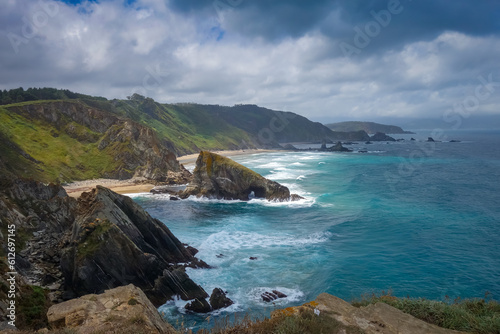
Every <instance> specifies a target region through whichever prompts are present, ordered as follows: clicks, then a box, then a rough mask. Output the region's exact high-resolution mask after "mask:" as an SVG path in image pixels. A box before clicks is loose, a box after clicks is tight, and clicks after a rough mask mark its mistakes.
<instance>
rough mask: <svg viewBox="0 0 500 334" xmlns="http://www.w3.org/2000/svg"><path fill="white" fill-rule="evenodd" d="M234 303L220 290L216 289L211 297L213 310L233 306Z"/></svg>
mask: <svg viewBox="0 0 500 334" xmlns="http://www.w3.org/2000/svg"><path fill="white" fill-rule="evenodd" d="M233 304H234V302H233V301H232V300H231V299H229V298H228V297H227V296H226V293H225V292H224V291H223V290H222V289H219V288H215V289H214V290H213V291H212V295H210V305H211V306H212V310H219V309H221V308H226V307H229V306H231V305H233Z"/></svg>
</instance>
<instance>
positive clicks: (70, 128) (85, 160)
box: [0, 101, 117, 182]
mask: <svg viewBox="0 0 500 334" xmlns="http://www.w3.org/2000/svg"><path fill="white" fill-rule="evenodd" d="M36 103H43V102H42V101H40V102H36ZM23 104H26V102H24V103H20V104H11V105H8V107H10V108H15V107H20V106H22V105H23ZM0 133H1V135H2V136H3V137H4V138H5V139H6V140H5V141H3V140H2V160H3V161H4V164H6V165H7V169H8V170H9V171H11V172H13V173H15V174H17V175H19V176H23V177H27V178H34V179H38V180H42V181H46V182H49V181H50V182H54V181H62V182H63V181H67V180H78V179H80V180H82V179H90V178H97V177H100V176H102V175H103V174H104V173H106V172H109V171H112V170H113V169H115V168H116V167H117V166H116V164H117V162H116V161H114V159H113V155H112V154H110V153H111V152H110V150H113V148H112V147H109V148H107V149H106V150H102V151H101V150H99V149H98V147H97V146H98V142H97V139H98V138H99V134H97V133H95V132H93V131H91V130H89V129H88V128H86V127H84V126H82V125H80V124H78V123H76V122H74V121H70V120H67V124H66V126H64V127H61V128H58V127H57V126H54V125H53V124H50V123H49V122H46V121H44V120H40V119H29V118H27V117H26V116H23V115H20V114H18V113H16V112H13V111H9V109H8V108H6V107H0ZM69 133H72V134H73V136H70V135H69Z"/></svg>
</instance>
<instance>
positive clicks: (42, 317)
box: [16, 285, 51, 330]
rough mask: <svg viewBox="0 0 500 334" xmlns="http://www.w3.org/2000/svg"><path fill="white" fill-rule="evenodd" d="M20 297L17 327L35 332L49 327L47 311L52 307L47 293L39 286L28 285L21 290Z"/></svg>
mask: <svg viewBox="0 0 500 334" xmlns="http://www.w3.org/2000/svg"><path fill="white" fill-rule="evenodd" d="M18 286H19V285H18ZM19 296H20V298H19V299H18V301H17V303H18V304H17V305H16V306H17V307H18V309H17V319H16V326H17V327H18V328H19V329H35V330H36V329H41V328H45V327H47V325H48V320H47V311H48V309H49V307H50V305H51V303H50V301H49V300H48V298H47V291H46V290H44V289H43V288H41V287H39V286H34V285H28V286H24V287H22V288H21V290H20V291H19Z"/></svg>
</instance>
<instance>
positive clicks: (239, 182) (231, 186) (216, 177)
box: [180, 151, 302, 202]
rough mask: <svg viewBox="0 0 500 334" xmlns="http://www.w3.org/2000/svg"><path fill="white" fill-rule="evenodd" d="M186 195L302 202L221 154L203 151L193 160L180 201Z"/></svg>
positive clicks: (294, 195)
mask: <svg viewBox="0 0 500 334" xmlns="http://www.w3.org/2000/svg"><path fill="white" fill-rule="evenodd" d="M189 196H196V197H208V198H216V199H225V200H242V201H248V200H249V199H252V198H263V199H267V200H269V201H276V202H285V201H296V200H299V199H302V197H300V196H299V195H296V194H290V190H289V189H288V188H287V187H285V186H282V185H281V184H279V183H277V182H274V181H271V180H268V179H266V178H265V177H263V176H261V175H259V174H258V173H256V172H254V171H252V170H251V169H249V168H247V167H245V166H242V165H240V164H239V163H237V162H235V161H233V160H231V159H229V158H226V157H223V156H221V155H218V154H215V153H212V152H208V151H202V152H200V155H199V156H198V159H197V160H196V168H195V170H194V172H193V180H192V181H191V182H190V183H189V184H188V186H187V188H186V190H184V191H183V192H182V193H181V194H180V197H181V198H187V197H189Z"/></svg>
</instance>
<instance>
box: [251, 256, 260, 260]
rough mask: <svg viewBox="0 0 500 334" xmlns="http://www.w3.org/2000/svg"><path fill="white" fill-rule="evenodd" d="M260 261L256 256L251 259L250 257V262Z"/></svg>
mask: <svg viewBox="0 0 500 334" xmlns="http://www.w3.org/2000/svg"><path fill="white" fill-rule="evenodd" d="M258 259H259V258H258V257H256V256H251V257H250V260H252V261H255V260H258Z"/></svg>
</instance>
